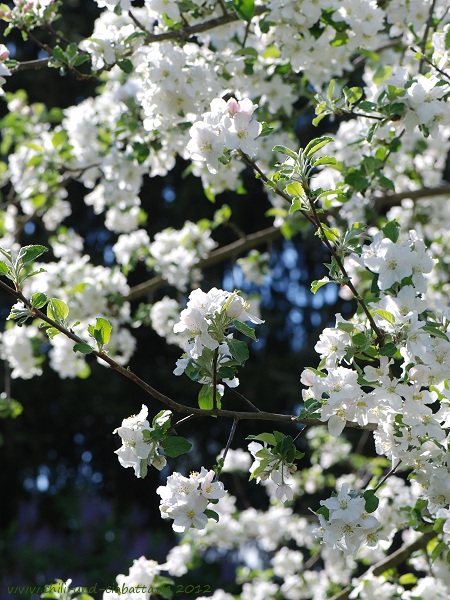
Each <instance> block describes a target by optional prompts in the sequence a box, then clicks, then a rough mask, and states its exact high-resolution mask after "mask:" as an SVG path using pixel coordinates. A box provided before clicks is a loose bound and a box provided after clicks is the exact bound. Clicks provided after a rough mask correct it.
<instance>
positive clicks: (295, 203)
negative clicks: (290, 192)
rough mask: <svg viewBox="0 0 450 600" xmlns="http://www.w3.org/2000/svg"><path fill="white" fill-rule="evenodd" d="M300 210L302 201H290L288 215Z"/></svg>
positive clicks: (295, 199) (297, 199)
mask: <svg viewBox="0 0 450 600" xmlns="http://www.w3.org/2000/svg"><path fill="white" fill-rule="evenodd" d="M301 209H302V201H301V200H300V198H294V199H293V200H292V204H291V206H290V207H289V214H290V215H292V214H293V213H295V212H297V211H298V210H301Z"/></svg>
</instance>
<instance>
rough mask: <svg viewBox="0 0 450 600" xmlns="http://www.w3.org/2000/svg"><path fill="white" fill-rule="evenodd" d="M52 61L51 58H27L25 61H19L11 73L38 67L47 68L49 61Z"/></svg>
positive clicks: (11, 69)
mask: <svg viewBox="0 0 450 600" xmlns="http://www.w3.org/2000/svg"><path fill="white" fill-rule="evenodd" d="M49 62H50V58H37V59H36V60H25V61H23V62H19V63H17V64H16V65H14V67H11V68H10V71H11V73H18V72H19V71H31V70H35V71H37V70H38V69H45V68H46V67H48V63H49Z"/></svg>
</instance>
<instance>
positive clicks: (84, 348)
mask: <svg viewBox="0 0 450 600" xmlns="http://www.w3.org/2000/svg"><path fill="white" fill-rule="evenodd" d="M72 350H73V351H74V352H81V353H82V354H90V353H91V352H94V348H92V347H91V346H89V344H85V343H84V342H79V343H78V344H75V345H74V347H73V348H72Z"/></svg>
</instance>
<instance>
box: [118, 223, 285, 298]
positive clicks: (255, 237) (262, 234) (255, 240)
mask: <svg viewBox="0 0 450 600" xmlns="http://www.w3.org/2000/svg"><path fill="white" fill-rule="evenodd" d="M281 235H282V234H281V231H280V230H279V229H277V228H276V227H268V228H267V229H263V230H261V231H257V232H256V233H251V234H250V235H248V236H246V238H245V239H243V240H237V241H236V242H233V243H232V244H228V245H227V246H223V247H222V248H217V250H213V251H212V252H211V254H210V255H209V256H208V257H207V258H204V259H202V260H200V261H199V262H198V263H197V265H195V266H196V267H198V268H199V269H206V268H208V267H211V266H213V265H216V264H219V263H221V262H224V261H226V260H228V259H229V258H233V257H234V256H240V255H241V254H244V253H245V252H247V251H248V250H252V249H253V248H256V247H257V246H261V245H262V244H265V243H267V242H271V241H273V240H275V239H278V238H280V237H281ZM166 284H167V282H166V280H165V279H164V277H162V276H161V275H157V276H156V277H153V278H152V279H149V280H148V281H144V282H143V283H140V284H138V285H135V286H134V287H132V288H131V290H130V293H129V294H128V295H127V296H125V298H124V299H125V300H128V301H132V300H137V299H139V298H142V296H145V295H146V294H149V293H151V292H154V291H156V290H157V289H159V288H160V287H162V286H164V285H166Z"/></svg>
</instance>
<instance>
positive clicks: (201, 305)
mask: <svg viewBox="0 0 450 600" xmlns="http://www.w3.org/2000/svg"><path fill="white" fill-rule="evenodd" d="M248 308H250V307H249V305H248V303H247V302H246V301H245V300H244V299H243V298H242V296H239V295H238V294H237V293H236V292H227V291H224V290H220V289H217V288H212V289H211V290H210V291H209V292H207V293H205V292H203V291H202V290H201V289H197V290H194V291H192V292H191V293H190V294H189V300H188V303H187V307H186V308H185V309H184V310H182V311H181V315H180V317H181V318H180V321H179V322H178V323H176V324H175V325H174V328H173V330H174V332H175V333H182V332H184V331H186V332H187V333H188V334H189V337H190V340H191V341H192V343H193V345H192V346H191V347H188V350H187V353H188V357H189V358H194V359H196V358H199V357H200V356H201V354H202V352H203V348H205V347H206V348H208V349H209V350H215V349H216V348H219V346H220V344H222V343H225V344H226V343H227V342H228V341H229V340H230V339H231V338H227V333H228V328H229V327H230V326H231V325H232V323H233V322H236V321H240V322H244V321H251V322H252V323H256V324H260V323H263V321H262V320H261V319H260V318H259V317H256V316H254V315H252V314H250V313H248V312H247V309H248Z"/></svg>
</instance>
